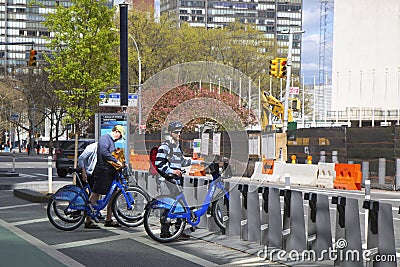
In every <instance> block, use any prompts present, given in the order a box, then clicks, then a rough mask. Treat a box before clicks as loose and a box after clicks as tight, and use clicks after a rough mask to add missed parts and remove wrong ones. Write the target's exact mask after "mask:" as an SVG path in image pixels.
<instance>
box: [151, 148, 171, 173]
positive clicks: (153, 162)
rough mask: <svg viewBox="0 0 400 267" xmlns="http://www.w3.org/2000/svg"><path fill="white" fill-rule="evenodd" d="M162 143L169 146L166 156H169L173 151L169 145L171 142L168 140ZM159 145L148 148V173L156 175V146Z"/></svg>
mask: <svg viewBox="0 0 400 267" xmlns="http://www.w3.org/2000/svg"><path fill="white" fill-rule="evenodd" d="M162 144H167V145H168V147H169V154H168V158H170V157H171V156H172V154H173V153H174V151H173V148H172V147H171V142H169V141H168V140H167V141H165V142H163V143H162ZM159 147H160V146H155V147H152V148H151V149H150V170H149V172H150V175H158V174H159V173H158V170H157V166H156V159H157V153H158V148H159Z"/></svg>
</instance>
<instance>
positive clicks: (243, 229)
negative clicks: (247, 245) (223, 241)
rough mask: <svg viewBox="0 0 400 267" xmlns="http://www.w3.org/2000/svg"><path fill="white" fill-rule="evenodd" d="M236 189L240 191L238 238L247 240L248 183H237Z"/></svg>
mask: <svg viewBox="0 0 400 267" xmlns="http://www.w3.org/2000/svg"><path fill="white" fill-rule="evenodd" d="M238 190H239V191H240V193H241V205H240V207H241V213H242V216H241V220H240V239H241V240H248V227H249V226H248V224H247V195H248V192H249V185H248V184H239V186H238Z"/></svg>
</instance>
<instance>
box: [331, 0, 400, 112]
mask: <svg viewBox="0 0 400 267" xmlns="http://www.w3.org/2000/svg"><path fill="white" fill-rule="evenodd" d="M399 48H400V1H399V0H380V1H376V0H351V1H347V0H335V14H334V35H333V62H332V64H333V66H332V67H333V71H332V81H333V82H332V90H333V91H332V110H333V111H339V112H340V111H343V110H350V108H351V107H353V108H354V107H356V108H357V109H358V110H360V111H361V114H366V113H365V112H364V111H367V110H371V109H377V110H379V109H381V110H386V109H387V110H397V109H398V108H400V49H399Z"/></svg>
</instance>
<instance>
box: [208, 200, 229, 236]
mask: <svg viewBox="0 0 400 267" xmlns="http://www.w3.org/2000/svg"><path fill="white" fill-rule="evenodd" d="M211 214H212V216H213V217H214V221H215V223H216V224H217V225H218V227H219V228H220V229H221V231H223V232H225V229H226V225H225V223H224V222H226V221H227V220H228V219H229V200H228V199H227V198H226V196H221V197H220V198H218V199H216V200H214V201H213V203H212V205H211Z"/></svg>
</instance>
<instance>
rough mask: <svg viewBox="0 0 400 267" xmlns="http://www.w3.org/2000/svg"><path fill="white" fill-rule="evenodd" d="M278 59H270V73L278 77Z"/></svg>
mask: <svg viewBox="0 0 400 267" xmlns="http://www.w3.org/2000/svg"><path fill="white" fill-rule="evenodd" d="M278 71H279V69H278V59H276V58H275V59H271V60H270V61H269V75H270V76H274V77H275V78H278V76H279V73H278Z"/></svg>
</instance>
